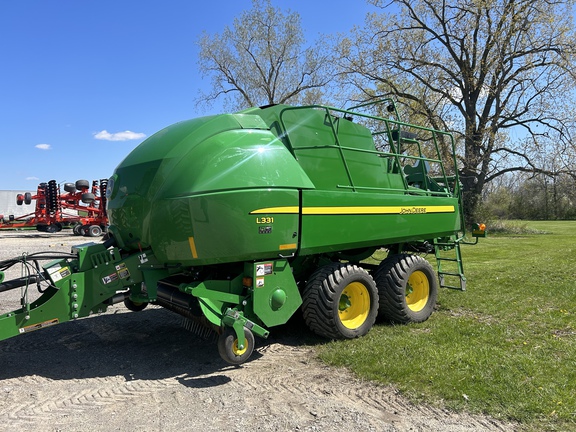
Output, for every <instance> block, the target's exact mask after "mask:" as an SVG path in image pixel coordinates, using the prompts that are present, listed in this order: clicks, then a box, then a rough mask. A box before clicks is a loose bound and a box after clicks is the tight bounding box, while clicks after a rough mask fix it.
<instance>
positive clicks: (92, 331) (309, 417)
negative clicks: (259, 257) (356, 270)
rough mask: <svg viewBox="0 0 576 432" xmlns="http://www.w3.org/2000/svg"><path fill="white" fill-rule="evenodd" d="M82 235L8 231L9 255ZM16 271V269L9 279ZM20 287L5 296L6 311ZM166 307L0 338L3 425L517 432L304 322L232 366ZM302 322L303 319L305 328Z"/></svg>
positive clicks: (4, 239)
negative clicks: (345, 362)
mask: <svg viewBox="0 0 576 432" xmlns="http://www.w3.org/2000/svg"><path fill="white" fill-rule="evenodd" d="M87 241H91V240H87V239H85V238H83V237H76V236H71V235H68V234H67V233H66V232H63V233H57V234H44V233H38V232H35V231H31V232H30V231H28V232H20V231H8V232H0V260H3V259H6V258H9V257H13V256H16V255H19V254H21V253H22V252H28V253H31V252H35V251H46V250H48V251H64V252H69V251H70V247H71V246H72V245H74V244H78V243H86V242H87ZM18 276H19V269H14V271H13V272H11V273H10V274H8V275H7V279H9V278H12V277H18ZM19 298H20V297H19V290H13V291H9V292H5V293H0V313H5V312H7V311H9V310H13V309H16V308H18V307H19V306H18V305H19ZM180 322H181V320H180V317H179V316H177V315H175V314H173V313H171V312H169V311H166V310H164V309H162V308H157V307H149V308H147V309H146V310H144V311H142V312H140V313H134V312H129V311H128V310H127V309H126V308H125V307H124V306H123V305H116V306H113V307H111V308H109V310H108V311H107V312H106V313H103V314H101V315H98V316H92V317H89V318H86V319H81V320H77V321H74V322H70V323H66V324H63V325H58V326H54V327H50V328H47V329H44V330H41V331H37V332H34V333H31V334H27V335H23V336H19V337H16V338H13V339H9V340H5V341H0V365H1V367H0V430H12V431H16V430H17V431H19V432H25V431H34V432H42V431H133V430H142V431H147V432H149V431H162V432H171V431H178V432H180V431H196V430H203V431H216V430H227V431H378V432H386V431H435V432H438V431H454V432H461V431H470V432H472V431H513V430H514V425H511V424H506V423H501V422H498V421H495V420H493V419H490V418H486V417H480V416H471V415H467V414H455V413H452V412H449V411H446V410H442V409H438V408H433V407H428V406H422V405H420V406H414V405H411V404H410V403H408V402H407V401H406V400H405V399H404V398H403V397H402V396H401V395H399V394H398V392H397V391H396V390H395V389H394V388H393V387H387V386H380V385H375V384H372V383H369V382H363V381H360V380H358V379H356V378H355V377H354V376H353V375H352V374H350V373H349V372H347V371H346V370H341V369H333V368H330V367H327V366H326V365H324V364H322V363H321V362H319V361H318V360H317V359H316V358H315V356H314V348H313V347H311V346H307V345H305V344H303V343H302V339H301V338H300V337H299V334H300V332H302V331H303V329H300V328H294V327H292V328H290V327H288V326H285V327H283V328H279V329H273V330H274V331H272V334H271V337H270V338H269V339H268V340H266V341H262V340H260V341H258V346H257V348H256V350H255V353H254V354H253V356H252V358H251V361H249V362H248V363H246V364H244V365H242V366H241V367H231V366H228V365H226V364H225V363H224V362H223V361H222V360H221V359H220V357H219V356H218V351H217V348H216V344H215V342H214V341H206V340H202V339H200V338H198V337H197V336H195V335H193V334H191V333H189V332H187V331H186V330H184V329H183V328H182V327H181V326H180ZM296 327H297V326H296Z"/></svg>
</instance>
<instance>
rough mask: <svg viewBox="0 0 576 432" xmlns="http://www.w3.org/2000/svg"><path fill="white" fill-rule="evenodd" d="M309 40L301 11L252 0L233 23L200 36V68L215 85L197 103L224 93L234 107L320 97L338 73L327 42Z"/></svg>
mask: <svg viewBox="0 0 576 432" xmlns="http://www.w3.org/2000/svg"><path fill="white" fill-rule="evenodd" d="M304 42H305V41H304V36H303V32H302V28H301V25H300V15H298V14H297V13H295V12H290V11H287V13H286V14H284V13H283V12H282V10H280V9H279V8H274V7H272V5H271V3H270V0H253V1H252V9H251V10H248V11H245V12H243V13H242V14H241V15H240V17H238V18H236V19H235V20H234V25H233V28H230V27H228V26H226V27H225V28H224V31H223V32H222V33H221V34H213V35H212V34H207V33H204V34H203V35H202V36H201V37H200V39H199V41H198V45H199V47H200V54H199V68H200V71H201V72H202V74H203V76H209V77H211V80H212V90H211V91H210V92H208V93H207V94H202V95H201V96H200V97H199V98H198V102H203V103H209V104H210V103H212V102H214V101H215V100H216V99H218V98H220V97H224V99H225V104H226V105H227V107H228V108H230V109H242V108H248V107H251V106H262V105H269V104H275V103H317V102H319V101H320V99H321V98H322V96H323V91H324V87H325V86H326V85H327V84H328V83H329V82H330V81H331V79H332V76H333V74H331V73H330V71H329V70H328V69H329V67H330V62H329V61H328V55H327V52H326V51H325V50H324V49H323V45H322V43H321V42H317V43H314V44H313V45H311V46H310V47H307V48H305V47H304Z"/></svg>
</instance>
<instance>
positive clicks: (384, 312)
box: [374, 254, 438, 324]
mask: <svg viewBox="0 0 576 432" xmlns="http://www.w3.org/2000/svg"><path fill="white" fill-rule="evenodd" d="M374 281H375V282H376V286H377V287H378V296H379V298H380V307H379V308H378V319H382V320H388V321H392V322H396V323H400V324H408V323H419V322H423V321H426V320H427V319H428V318H429V317H430V315H432V312H434V307H435V306H436V299H437V297H438V282H437V281H436V273H435V272H434V269H433V268H432V266H431V265H430V263H429V262H428V261H426V260H425V259H424V258H422V257H421V256H419V255H411V254H398V255H393V256H391V257H389V258H387V259H385V260H384V261H382V262H381V263H380V265H379V266H378V269H377V270H376V272H375V273H374Z"/></svg>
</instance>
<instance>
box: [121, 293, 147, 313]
mask: <svg viewBox="0 0 576 432" xmlns="http://www.w3.org/2000/svg"><path fill="white" fill-rule="evenodd" d="M124 306H126V309H128V310H131V311H132V312H140V311H143V310H144V309H146V306H148V303H146V302H144V303H136V302H133V301H132V300H130V299H129V298H128V297H126V298H125V299H124Z"/></svg>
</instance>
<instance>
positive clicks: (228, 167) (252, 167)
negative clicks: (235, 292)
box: [108, 115, 314, 264]
mask: <svg viewBox="0 0 576 432" xmlns="http://www.w3.org/2000/svg"><path fill="white" fill-rule="evenodd" d="M251 117H252V116H250V115H240V116H238V115H236V116H234V115H224V116H219V117H208V118H205V119H204V120H202V119H197V120H196V121H190V122H183V123H179V124H177V125H174V126H172V127H170V128H167V129H165V130H164V131H161V132H160V133H158V134H156V135H154V136H152V137H150V138H149V139H148V140H146V141H144V142H143V143H142V144H141V145H140V146H139V147H138V148H137V149H136V150H135V151H134V152H133V153H132V154H131V155H130V156H129V157H128V158H126V159H125V160H124V161H123V162H122V163H121V164H120V165H119V166H118V168H117V169H116V171H115V174H114V176H113V177H112V180H113V181H112V182H111V183H113V185H112V190H111V193H110V197H109V200H108V215H109V218H110V223H111V226H110V231H111V232H112V234H113V235H114V237H115V238H116V239H117V241H118V242H119V245H120V246H121V247H123V248H125V249H128V250H130V249H132V250H138V249H141V248H147V247H152V248H153V250H154V252H156V253H157V254H158V257H159V258H160V259H161V260H163V261H164V262H174V261H177V262H182V259H184V260H185V261H184V262H185V263H189V264H192V262H193V261H194V260H196V257H195V256H194V255H195V254H194V251H193V249H194V247H193V246H192V245H191V243H190V241H191V240H190V238H193V240H192V241H193V242H195V244H196V247H197V252H198V258H199V259H200V260H201V261H194V264H206V263H214V262H226V261H230V260H236V261H241V260H243V259H245V258H246V256H251V254H255V255H254V258H258V257H271V256H275V254H272V255H271V253H272V252H277V251H278V250H279V248H280V247H281V246H283V245H286V244H292V243H294V240H293V239H291V238H292V235H293V233H294V232H297V231H298V227H297V218H296V217H295V216H291V217H290V218H282V217H281V218H280V219H275V223H274V226H273V227H272V230H271V233H270V232H268V233H267V234H272V235H261V234H260V229H259V228H260V227H259V225H260V224H258V223H257V221H256V218H255V217H251V216H249V212H250V211H251V210H253V209H254V208H259V207H261V206H272V205H297V204H298V202H297V201H298V190H300V189H306V188H313V187H314V185H313V184H312V183H311V182H310V180H309V179H308V177H307V175H306V174H305V173H304V171H303V170H302V169H301V167H300V166H299V165H298V163H297V162H296V161H295V159H294V158H293V156H292V155H291V153H290V152H289V151H288V149H287V148H286V147H285V146H284V145H283V144H282V142H281V141H279V140H278V139H277V138H276V136H275V135H274V134H272V133H271V132H270V131H269V130H264V129H263V127H265V124H264V123H263V121H262V119H261V118H260V117H257V118H255V119H254V118H251ZM239 119H240V121H238V120H239ZM242 125H244V126H251V127H254V128H255V129H249V130H247V129H242ZM110 187H111V186H110V184H109V188H110ZM287 188H288V189H292V191H286V189H287ZM221 194H224V195H221ZM288 219H291V220H288ZM286 237H288V238H286ZM271 245H273V246H271ZM253 246H254V248H253V249H252V247H253Z"/></svg>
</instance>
